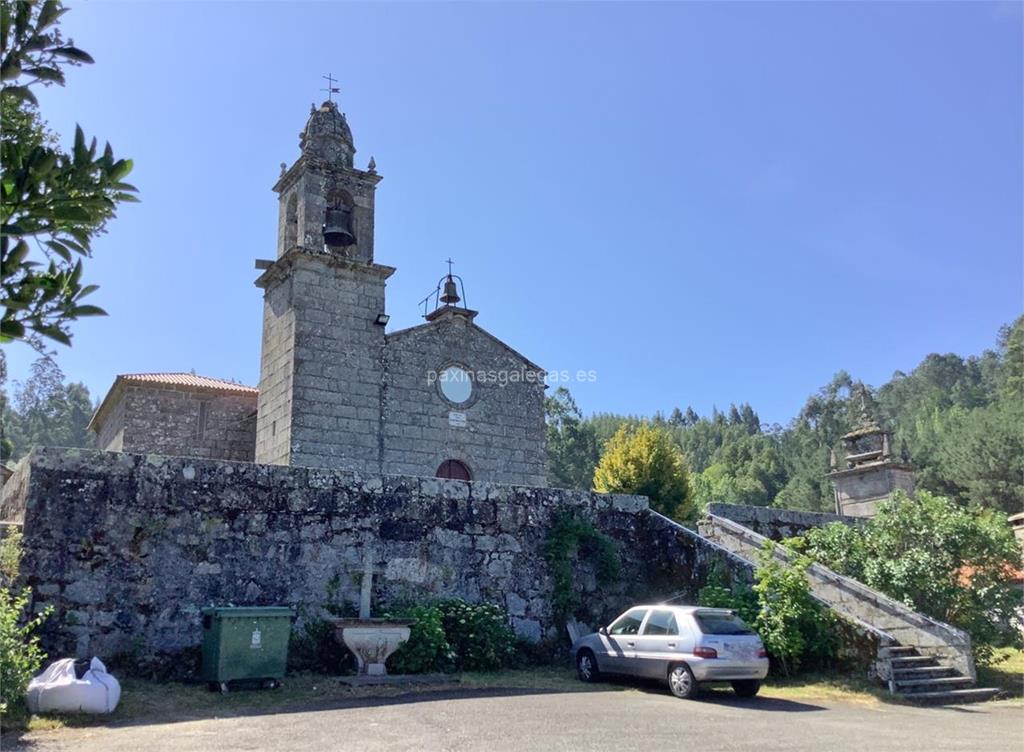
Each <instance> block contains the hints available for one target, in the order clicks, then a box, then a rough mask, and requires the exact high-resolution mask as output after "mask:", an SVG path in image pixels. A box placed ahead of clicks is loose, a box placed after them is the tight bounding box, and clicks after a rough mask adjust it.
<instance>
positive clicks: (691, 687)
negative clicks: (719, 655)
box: [668, 663, 700, 700]
mask: <svg viewBox="0 0 1024 752" xmlns="http://www.w3.org/2000/svg"><path fill="white" fill-rule="evenodd" d="M668 688H669V689H670V690H672V694H674V695H675V696H676V697H680V698H682V699H684V700H692V699H693V698H695V697H696V696H697V695H699V694H700V687H698V686H697V680H696V679H695V678H694V677H693V672H692V671H690V667H689V666H687V665H686V664H685V663H680V664H677V665H675V666H672V668H670V669H669V670H668Z"/></svg>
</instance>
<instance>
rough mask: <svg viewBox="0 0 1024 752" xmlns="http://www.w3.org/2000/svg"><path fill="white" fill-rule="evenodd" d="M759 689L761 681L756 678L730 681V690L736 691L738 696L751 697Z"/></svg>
mask: <svg viewBox="0 0 1024 752" xmlns="http://www.w3.org/2000/svg"><path fill="white" fill-rule="evenodd" d="M760 689H761V682H759V681H758V680H757V679H745V680H743V681H734V682H733V683H732V691H733V692H735V693H736V695H737V696H738V697H753V696H754V695H756V694H757V693H758V692H759V691H760Z"/></svg>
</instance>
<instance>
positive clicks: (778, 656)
mask: <svg viewBox="0 0 1024 752" xmlns="http://www.w3.org/2000/svg"><path fill="white" fill-rule="evenodd" d="M774 545H775V544H773V543H771V541H769V542H768V545H766V546H765V550H764V551H763V552H762V553H761V556H760V558H759V560H758V566H757V569H756V570H755V573H754V579H755V584H754V586H753V587H752V588H751V587H750V586H749V585H746V584H743V583H733V584H730V582H729V580H728V578H727V577H725V575H724V574H722V572H721V571H720V570H717V569H715V570H712V571H711V573H710V574H709V575H708V578H707V584H706V585H705V586H704V587H702V588H701V589H700V590H699V591H698V593H697V603H698V604H699V605H701V606H708V607H709V608H728V609H731V610H733V611H735V612H736V614H737V616H739V617H740V618H741V619H743V621H744V622H746V623H747V624H748V625H749V626H750V627H752V628H753V629H754V630H756V631H757V633H758V635H760V637H761V640H762V642H764V646H765V649H766V650H767V651H768V654H769V655H770V656H771V658H772V659H773V660H774V661H775V662H776V663H777V664H778V666H779V667H780V668H781V669H782V671H783V673H785V674H786V675H787V676H789V675H790V674H792V673H794V672H796V671H799V670H800V669H809V668H821V667H823V666H824V665H826V664H830V663H832V661H833V659H834V657H835V653H836V648H837V644H836V639H835V636H834V626H835V617H834V616H833V615H832V614H831V612H829V611H828V610H827V609H826V608H824V607H823V606H822V605H821V604H819V603H818V602H817V601H815V600H814V598H812V597H811V590H810V585H809V584H808V582H807V567H808V566H809V565H810V563H811V562H810V559H809V558H807V557H802V556H797V557H795V558H794V561H793V562H792V564H791V565H789V566H786V565H785V564H782V563H781V562H779V561H778V560H777V559H775V557H774V556H773V555H772V551H773V550H774Z"/></svg>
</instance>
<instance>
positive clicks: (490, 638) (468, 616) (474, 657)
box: [440, 599, 516, 671]
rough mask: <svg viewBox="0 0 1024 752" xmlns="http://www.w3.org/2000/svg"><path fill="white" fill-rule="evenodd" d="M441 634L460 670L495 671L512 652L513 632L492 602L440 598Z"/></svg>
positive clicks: (503, 615)
mask: <svg viewBox="0 0 1024 752" xmlns="http://www.w3.org/2000/svg"><path fill="white" fill-rule="evenodd" d="M440 608H441V615H442V619H443V621H444V633H445V636H446V637H447V638H448V642H449V644H450V645H451V647H452V652H453V653H454V654H455V665H456V668H458V669H459V670H461V671H496V670H497V669H499V668H502V667H504V666H506V665H508V663H509V661H510V660H511V659H512V656H513V655H515V643H516V635H515V632H513V631H512V627H510V626H509V623H508V617H507V616H506V614H505V610H504V609H503V608H502V607H501V606H499V605H497V604H494V603H466V601H463V600H458V599H453V600H446V601H442V602H441V604H440Z"/></svg>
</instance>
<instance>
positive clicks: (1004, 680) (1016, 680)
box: [978, 648, 1024, 700]
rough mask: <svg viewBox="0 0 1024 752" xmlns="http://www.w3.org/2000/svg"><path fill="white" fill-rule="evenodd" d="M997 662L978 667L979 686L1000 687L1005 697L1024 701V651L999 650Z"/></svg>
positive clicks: (997, 651) (1012, 649) (1013, 649)
mask: <svg viewBox="0 0 1024 752" xmlns="http://www.w3.org/2000/svg"><path fill="white" fill-rule="evenodd" d="M996 660H997V662H996V663H993V664H992V665H991V666H978V686H979V687H998V688H999V690H1000V691H1001V693H1002V694H1003V695H1004V696H1006V697H1014V698H1017V699H1022V700H1024V650H1018V649H1017V648H998V649H997V650H996Z"/></svg>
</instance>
